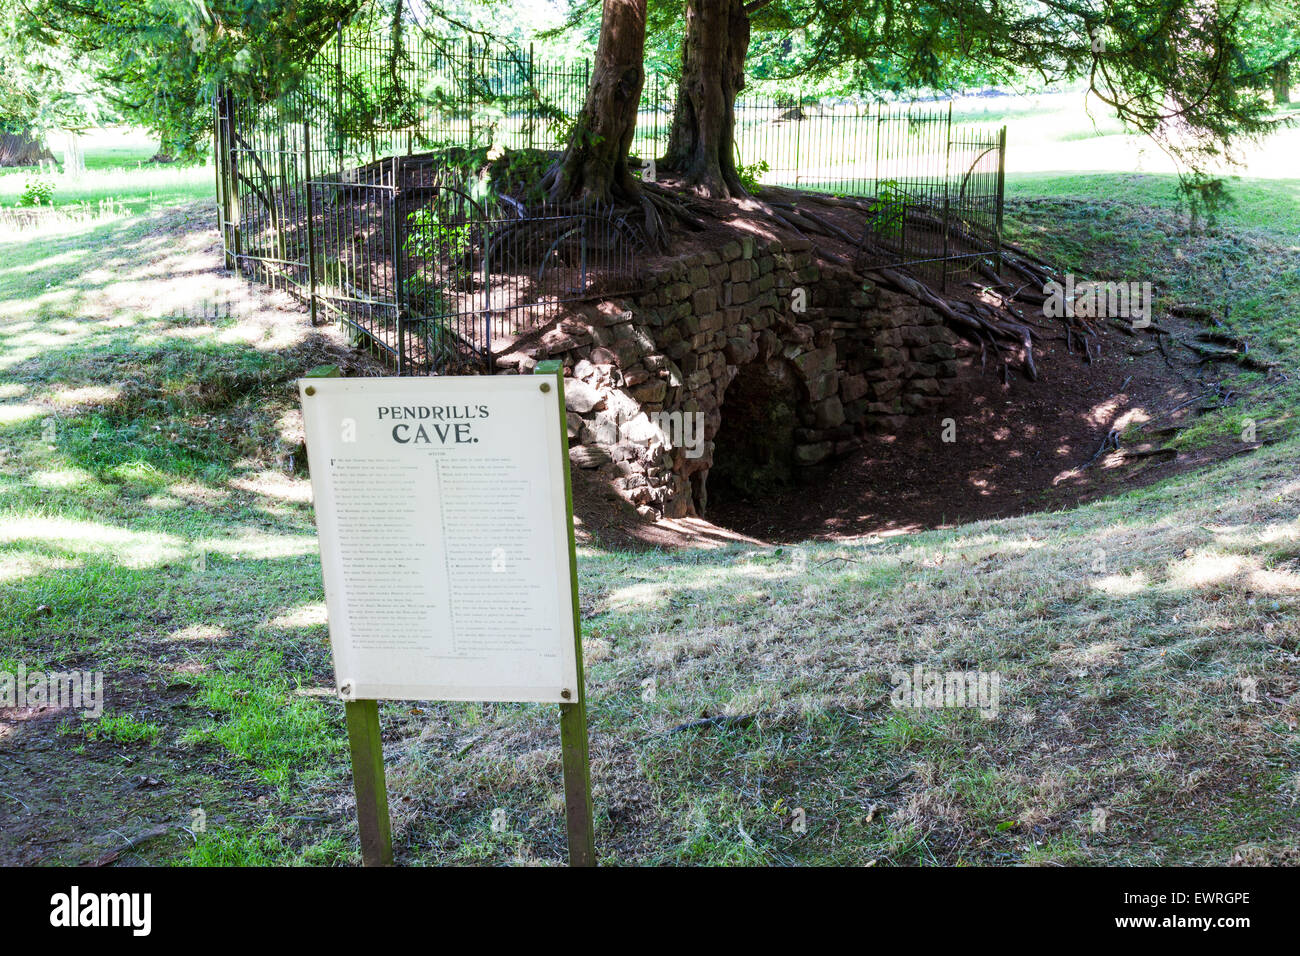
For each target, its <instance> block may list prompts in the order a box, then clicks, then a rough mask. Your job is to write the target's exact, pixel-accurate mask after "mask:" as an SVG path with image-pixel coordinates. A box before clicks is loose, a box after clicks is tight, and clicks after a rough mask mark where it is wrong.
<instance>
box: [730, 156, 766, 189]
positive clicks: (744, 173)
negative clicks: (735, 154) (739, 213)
mask: <svg viewBox="0 0 1300 956" xmlns="http://www.w3.org/2000/svg"><path fill="white" fill-rule="evenodd" d="M771 168H772V167H771V165H769V163H768V161H767V160H765V159H760V160H759V161H758V162H756V163H750V164H749V165H745V164H743V163H737V164H736V175H737V176H739V177H740V182H741V185H743V186H744V187H745V189H746V190H748V191H749V192H754V191H755V190H756V189H758V187H759V185H760V180H761V179H762V177H763V174H764V173H765V172H767V171H768V170H769V169H771Z"/></svg>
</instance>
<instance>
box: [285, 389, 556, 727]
mask: <svg viewBox="0 0 1300 956" xmlns="http://www.w3.org/2000/svg"><path fill="white" fill-rule="evenodd" d="M544 384H545V386H546V390H545V391H543V390H542V388H543V385H544ZM298 387H299V392H300V395H301V398H302V408H303V420H304V423H305V425H306V432H307V458H308V463H309V465H310V467H311V483H312V493H313V497H314V500H315V506H316V529H317V532H318V534H319V536H320V550H321V568H322V571H323V572H324V577H325V601H326V605H327V608H328V611H329V628H330V643H331V644H332V646H333V651H334V673H335V680H336V682H337V686H338V688H339V693H340V694H341V695H342V696H343V697H344V698H345V699H358V700H365V699H378V700H384V699H409V700H485V701H487V700H493V701H495V700H518V701H553V702H555V703H575V702H577V699H578V690H577V687H578V683H577V680H578V679H577V662H576V660H575V658H574V654H575V649H574V632H573V622H574V607H573V590H572V586H571V579H570V564H569V562H570V560H571V558H570V551H569V532H570V527H569V514H568V507H567V504H566V501H565V492H564V478H565V476H564V472H563V471H562V469H563V468H566V467H568V458H567V455H566V454H565V441H564V435H562V434H561V432H560V421H561V417H562V416H561V414H560V409H559V407H558V395H557V390H556V387H555V381H554V379H553V378H551V377H550V376H526V375H509V376H492V375H484V376H456V377H439V378H358V379H343V378H312V379H303V380H301V381H300V382H299V383H298ZM565 694H567V695H568V696H565Z"/></svg>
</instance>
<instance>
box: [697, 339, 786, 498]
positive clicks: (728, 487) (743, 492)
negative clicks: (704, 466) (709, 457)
mask: <svg viewBox="0 0 1300 956" xmlns="http://www.w3.org/2000/svg"><path fill="white" fill-rule="evenodd" d="M799 391H800V390H799V384H798V380H797V379H796V376H795V370H794V368H793V367H791V365H790V364H789V363H788V362H782V361H777V362H750V363H748V364H746V365H742V366H741V367H740V369H739V370H738V371H737V372H736V377H735V378H734V379H733V380H732V382H731V384H730V385H728V386H727V390H726V392H725V393H724V395H723V397H722V404H721V409H720V411H721V415H722V421H721V423H720V424H719V426H718V433H717V435H716V436H715V437H714V440H713V441H714V444H713V465H712V467H711V468H710V469H709V475H708V503H709V504H712V505H722V506H724V507H725V506H727V505H729V504H738V503H756V502H758V501H761V500H762V499H763V498H764V497H765V496H766V495H769V494H771V493H773V492H775V491H778V490H780V489H782V488H786V487H789V486H790V485H792V484H793V483H794V480H795V469H794V444H795V429H796V428H797V427H798V426H799V418H798V413H797V408H798V405H799V404H800V402H801V397H800V394H799Z"/></svg>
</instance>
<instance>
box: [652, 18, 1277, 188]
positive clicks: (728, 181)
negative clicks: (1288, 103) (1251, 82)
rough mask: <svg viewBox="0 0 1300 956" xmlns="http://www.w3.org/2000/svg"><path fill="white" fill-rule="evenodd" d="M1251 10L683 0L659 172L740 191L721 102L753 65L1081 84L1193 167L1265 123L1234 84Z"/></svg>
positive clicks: (865, 81)
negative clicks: (670, 114)
mask: <svg viewBox="0 0 1300 956" xmlns="http://www.w3.org/2000/svg"><path fill="white" fill-rule="evenodd" d="M1248 9H1249V6H1248V5H1247V4H1246V3H1236V4H1226V5H1217V4H1207V3H1204V2H1202V0H1116V2H1113V3H1109V4H1106V5H1104V6H1103V7H1101V8H1100V9H1099V8H1098V6H1097V4H1096V3H1095V2H1094V0H1041V2H1033V0H1020V2H1010V3H993V4H989V3H988V2H987V0H749V2H748V3H742V2H741V0H686V5H685V11H686V21H685V37H684V41H683V46H682V60H681V80H680V90H681V91H682V93H683V94H684V95H682V96H679V99H678V103H677V114H676V116H675V117H674V121H673V127H672V130H673V136H672V141H671V143H670V146H669V149H668V154H667V156H666V157H665V160H666V164H667V165H668V166H670V167H672V168H677V169H679V170H680V171H681V172H682V173H683V174H684V177H685V180H686V182H687V183H688V184H689V185H691V186H692V187H694V188H695V189H696V191H697V192H700V193H702V194H704V195H710V196H726V195H732V194H735V193H737V192H739V191H741V189H743V187H742V186H741V184H740V183H739V181H738V179H737V178H736V177H735V175H734V168H733V169H732V170H731V171H729V170H728V166H729V165H731V166H734V161H733V159H732V157H734V149H735V146H734V135H733V134H734V126H735V119H734V112H733V111H732V109H731V104H732V103H733V102H734V95H735V93H736V92H737V91H739V89H740V88H741V85H742V84H743V75H744V65H745V64H746V62H747V61H748V60H749V59H750V58H751V57H754V58H757V59H759V60H760V61H761V62H763V63H764V64H765V65H766V66H767V67H768V70H767V72H768V76H769V79H771V80H776V81H781V80H786V81H795V80H798V81H799V82H801V83H808V84H815V83H818V82H825V81H828V80H833V79H834V78H835V77H836V76H837V74H840V75H842V74H844V73H846V72H847V73H848V75H850V76H851V77H852V79H853V83H852V87H856V89H855V90H854V91H855V92H860V93H863V94H868V95H870V94H873V93H875V94H879V93H880V92H882V91H884V90H893V91H901V90H904V89H909V90H919V89H931V90H944V89H951V88H952V87H953V86H954V85H956V81H957V80H959V79H960V78H962V77H969V76H971V75H972V74H978V75H981V76H983V77H985V78H987V79H990V80H997V79H1001V80H1013V79H1016V78H1024V77H1026V76H1034V77H1035V78H1036V79H1037V80H1038V81H1039V82H1040V83H1041V84H1044V85H1046V84H1050V83H1054V82H1060V81H1068V80H1075V79H1080V78H1081V79H1083V80H1085V81H1086V82H1087V83H1088V88H1089V92H1090V93H1091V95H1093V96H1094V97H1096V98H1098V99H1100V100H1101V101H1102V102H1104V103H1105V104H1106V105H1107V106H1109V107H1110V109H1111V110H1112V111H1113V112H1114V113H1115V115H1116V116H1118V117H1119V118H1120V120H1121V121H1123V122H1124V123H1125V124H1126V125H1127V126H1128V127H1130V128H1131V129H1134V130H1135V131H1137V132H1141V133H1144V134H1147V135H1148V136H1151V137H1152V138H1153V139H1155V140H1156V141H1157V142H1158V143H1159V144H1160V145H1161V146H1162V147H1163V148H1165V149H1166V150H1167V151H1168V152H1170V153H1171V154H1172V155H1174V156H1175V157H1176V158H1177V159H1178V160H1179V161H1180V162H1181V163H1183V164H1184V166H1185V168H1187V169H1188V170H1191V171H1193V172H1196V171H1200V170H1203V169H1205V168H1206V167H1208V165H1209V164H1210V163H1211V162H1212V161H1213V160H1214V159H1216V158H1218V157H1220V156H1222V155H1223V153H1224V152H1225V151H1226V149H1227V147H1228V144H1229V143H1230V141H1231V140H1232V139H1233V138H1234V137H1239V136H1251V135H1257V134H1260V133H1262V132H1264V131H1265V130H1266V129H1268V128H1269V126H1270V122H1269V119H1268V116H1267V114H1268V106H1267V104H1265V103H1264V102H1263V101H1262V100H1261V98H1260V97H1258V96H1256V95H1252V94H1251V93H1250V91H1243V90H1241V89H1240V88H1239V84H1237V83H1236V82H1235V81H1234V72H1235V71H1234V66H1233V54H1234V52H1235V51H1236V50H1237V49H1238V48H1239V46H1240V44H1241V42H1242V38H1243V36H1244V34H1245V33H1246V32H1247V20H1246V13H1247V11H1248ZM751 36H752V38H753V48H752V49H751V48H750V45H751ZM738 77H739V79H738ZM842 86H843V84H842ZM720 102H721V103H724V104H727V105H726V106H724V107H723V108H719V107H718V104H719V103H720ZM724 157H725V158H724Z"/></svg>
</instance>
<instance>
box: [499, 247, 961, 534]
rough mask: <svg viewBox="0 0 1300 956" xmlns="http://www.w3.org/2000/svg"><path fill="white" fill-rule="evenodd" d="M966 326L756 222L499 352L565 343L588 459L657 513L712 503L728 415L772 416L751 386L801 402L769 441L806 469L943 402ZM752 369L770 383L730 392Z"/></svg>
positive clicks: (580, 446) (543, 351)
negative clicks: (750, 232) (618, 296)
mask: <svg viewBox="0 0 1300 956" xmlns="http://www.w3.org/2000/svg"><path fill="white" fill-rule="evenodd" d="M956 341H957V339H956V337H955V336H954V335H953V334H952V333H951V332H950V331H949V330H948V329H947V328H946V327H945V326H944V324H943V321H942V318H941V317H940V316H939V315H938V313H936V312H934V311H933V310H932V309H929V308H927V307H924V306H921V305H919V304H917V303H916V302H915V301H914V300H912V299H910V298H907V297H905V296H902V295H898V294H896V293H894V292H891V291H889V290H885V289H880V288H877V287H875V286H873V285H872V284H871V283H869V282H868V283H864V282H863V281H862V280H861V279H860V278H854V277H852V276H850V275H848V274H832V273H831V272H829V271H826V272H823V271H822V270H821V269H819V268H818V266H817V265H816V264H815V263H814V261H813V256H812V252H811V245H810V244H809V243H807V242H806V241H802V240H798V241H786V242H775V241H764V240H761V239H756V238H749V237H746V238H744V239H736V240H732V241H729V242H727V243H725V244H724V245H722V246H721V247H720V248H718V249H716V250H714V249H710V250H706V251H702V252H697V253H695V254H693V255H690V256H688V257H685V258H682V259H678V260H674V261H673V262H672V263H671V264H669V265H666V266H665V267H664V268H663V269H662V270H661V271H658V272H657V273H656V274H655V276H654V279H653V280H652V283H651V284H650V285H649V286H648V287H647V288H646V289H645V290H644V291H643V292H642V293H640V294H639V295H637V296H635V297H628V298H626V299H623V300H620V301H609V302H603V303H600V304H599V305H598V306H590V307H584V308H583V309H581V310H579V311H576V312H574V313H572V314H570V315H569V316H567V317H566V318H564V319H563V320H561V321H560V322H558V323H556V324H553V325H552V326H550V327H548V328H545V329H542V330H538V331H537V332H535V333H533V334H532V335H530V336H528V337H526V338H523V339H520V340H519V341H518V342H516V343H515V350H514V351H512V352H511V353H509V354H507V355H504V356H502V357H501V358H499V359H498V360H497V366H498V369H499V371H501V372H518V373H526V372H529V371H531V370H532V368H533V366H534V365H536V363H537V362H538V361H540V360H542V359H547V358H554V359H560V360H561V361H562V362H563V363H564V366H565V374H566V376H568V377H567V378H566V381H565V398H566V402H567V405H568V427H569V440H570V459H571V461H572V463H573V465H574V466H575V467H579V468H590V469H596V470H597V471H598V472H599V473H600V474H601V476H602V477H604V478H606V479H608V480H609V481H610V483H611V484H612V485H613V487H614V488H616V489H617V491H618V493H619V494H620V495H622V496H623V497H624V498H625V499H627V500H628V501H629V502H631V503H632V504H633V505H634V506H636V507H637V508H638V510H640V511H641V512H642V513H643V514H645V515H647V516H660V515H662V516H665V517H684V516H687V515H696V514H703V513H704V510H705V508H706V507H707V501H708V476H709V472H710V470H711V469H712V468H713V466H714V452H715V449H716V444H717V442H716V440H717V438H718V435H719V431H720V429H724V428H726V427H727V423H728V421H729V419H734V420H735V421H737V422H744V423H747V424H748V425H750V426H752V425H753V423H754V422H756V421H758V422H762V421H765V420H766V419H765V418H764V412H765V410H764V409H761V408H760V409H754V408H752V407H747V408H740V407H739V404H738V403H739V402H740V401H741V400H743V401H744V403H745V404H746V405H747V406H748V405H753V404H754V403H755V402H756V401H757V402H759V403H761V402H762V401H763V400H764V399H763V398H762V396H763V395H765V394H770V395H771V396H773V398H772V401H779V402H780V403H781V405H782V406H783V407H784V406H788V405H790V404H793V409H789V408H786V409H785V415H786V417H787V418H789V416H790V412H791V411H792V412H793V418H792V419H791V425H792V427H790V428H789V429H785V430H782V431H781V440H780V441H779V442H778V443H777V445H776V446H775V450H774V451H773V450H772V449H768V453H769V454H775V455H776V456H778V457H782V458H784V459H785V460H786V463H787V464H788V466H789V469H790V470H791V472H792V473H794V474H795V475H798V474H800V473H807V472H808V471H810V470H815V469H818V468H822V467H824V466H825V465H826V464H827V463H829V462H831V461H832V460H834V459H835V458H836V457H838V456H840V455H843V454H845V453H847V452H849V451H851V450H852V449H853V448H854V447H855V446H856V445H857V444H858V443H859V442H860V441H861V440H862V436H863V434H864V433H866V432H888V433H892V432H894V431H897V430H898V429H899V428H901V427H902V426H903V425H904V424H905V423H906V421H907V416H909V415H911V414H915V413H917V412H919V411H926V410H931V409H934V408H936V407H938V406H940V405H941V404H942V403H943V401H944V398H945V396H946V395H947V394H948V393H949V390H950V387H951V384H952V383H951V380H952V379H953V377H954V376H955V375H956V374H957V371H958V359H957V354H956V350H955V348H954V345H955V344H956ZM738 376H743V377H745V379H746V382H748V383H750V384H751V385H755V386H756V387H748V388H742V387H739V386H738V387H737V389H735V390H733V391H732V393H731V395H732V398H733V403H732V406H731V407H729V406H728V389H729V386H731V385H732V383H733V382H735V380H736V379H737V377H738ZM756 396H757V398H756ZM742 413H743V414H742ZM737 427H738V428H739V427H743V426H741V425H738V426H737Z"/></svg>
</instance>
